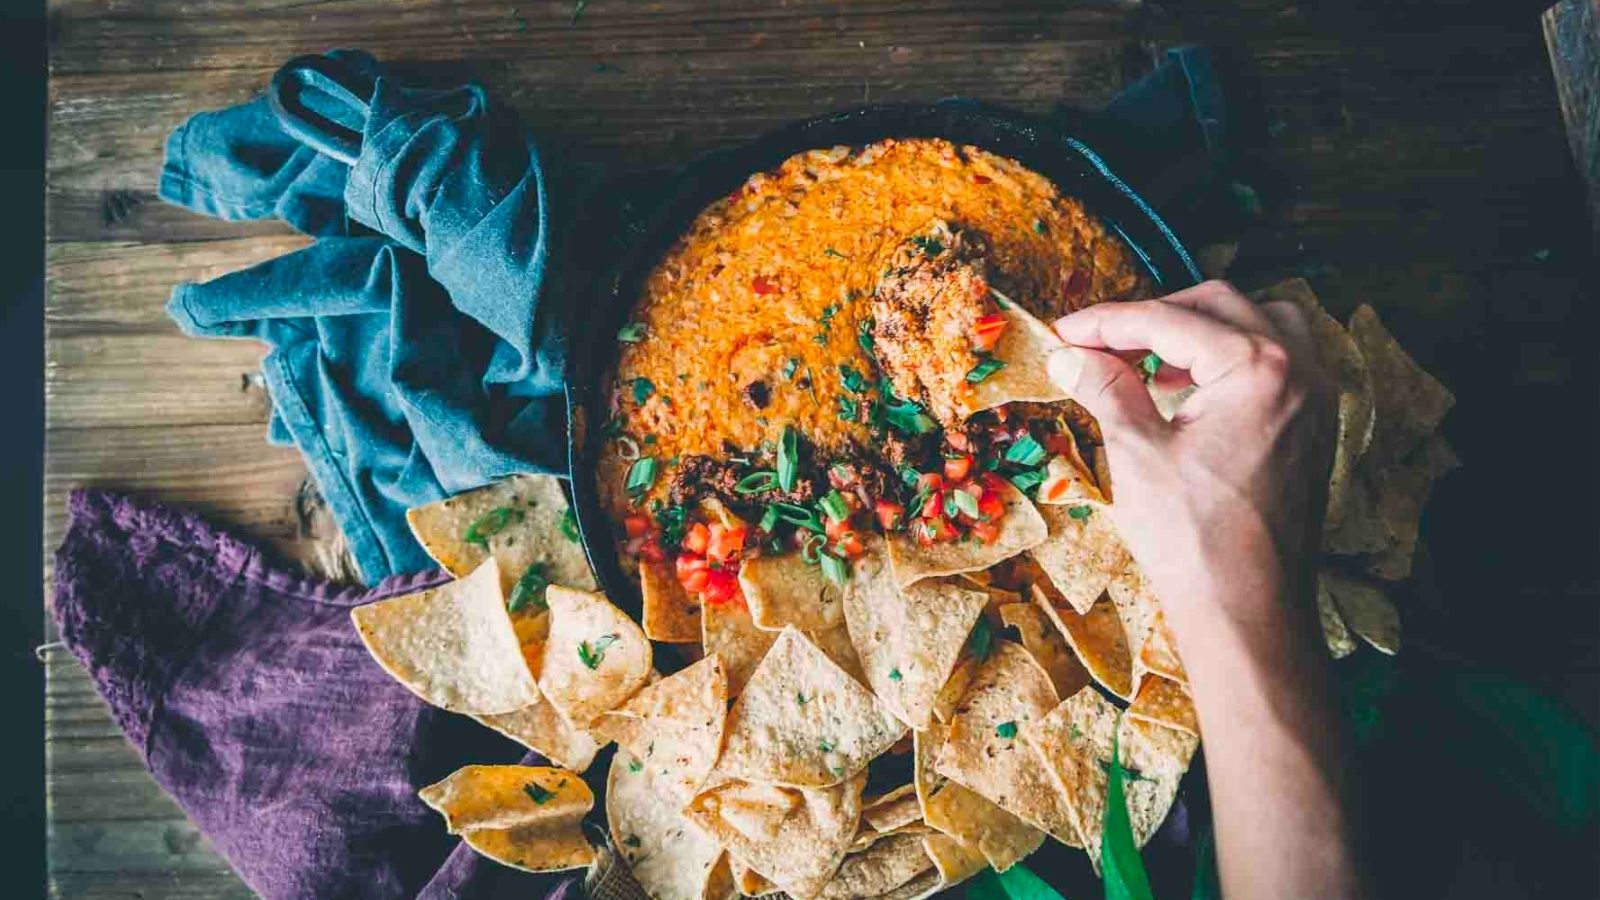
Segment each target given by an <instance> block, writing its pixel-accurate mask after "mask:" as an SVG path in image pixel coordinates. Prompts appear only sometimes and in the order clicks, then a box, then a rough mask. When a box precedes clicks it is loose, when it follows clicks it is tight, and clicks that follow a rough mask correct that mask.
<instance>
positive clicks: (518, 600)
mask: <svg viewBox="0 0 1600 900" xmlns="http://www.w3.org/2000/svg"><path fill="white" fill-rule="evenodd" d="M549 586H550V577H549V576H548V575H546V574H545V572H544V564H543V563H534V564H533V565H531V566H529V567H528V571H526V572H523V573H522V577H521V578H518V579H517V583H516V584H515V585H512V587H511V597H510V599H508V600H507V601H506V609H508V610H510V611H511V612H518V611H520V610H521V609H522V608H523V607H524V606H527V605H528V604H529V603H532V604H534V605H535V606H537V607H539V608H540V609H549V607H548V606H547V605H546V604H545V602H544V589H545V588H547V587H549Z"/></svg>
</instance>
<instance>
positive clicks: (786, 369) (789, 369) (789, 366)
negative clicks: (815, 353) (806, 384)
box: [783, 356, 800, 381]
mask: <svg viewBox="0 0 1600 900" xmlns="http://www.w3.org/2000/svg"><path fill="white" fill-rule="evenodd" d="M798 368H800V358H799V357H798V356H791V357H789V359H788V361H786V362H785V363H784V364H783V380H784V381H790V380H793V378H794V373H795V370H796V369H798Z"/></svg>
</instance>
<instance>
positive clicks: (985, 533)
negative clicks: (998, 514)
mask: <svg viewBox="0 0 1600 900" xmlns="http://www.w3.org/2000/svg"><path fill="white" fill-rule="evenodd" d="M972 536H973V537H975V538H977V539H978V540H980V541H983V542H984V543H985V544H992V543H994V542H995V539H996V538H998V537H1000V523H998V522H974V523H972Z"/></svg>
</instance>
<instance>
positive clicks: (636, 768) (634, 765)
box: [628, 759, 644, 772]
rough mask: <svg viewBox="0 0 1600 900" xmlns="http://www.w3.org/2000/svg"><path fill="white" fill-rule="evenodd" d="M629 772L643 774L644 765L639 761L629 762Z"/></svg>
mask: <svg viewBox="0 0 1600 900" xmlns="http://www.w3.org/2000/svg"><path fill="white" fill-rule="evenodd" d="M628 771H629V772H643V771H644V763H642V762H640V761H639V760H637V759H632V760H629V761H628Z"/></svg>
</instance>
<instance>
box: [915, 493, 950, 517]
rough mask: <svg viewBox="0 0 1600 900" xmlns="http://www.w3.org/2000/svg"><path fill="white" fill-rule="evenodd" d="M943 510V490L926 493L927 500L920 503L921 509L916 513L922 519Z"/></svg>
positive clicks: (940, 512) (939, 513)
mask: <svg viewBox="0 0 1600 900" xmlns="http://www.w3.org/2000/svg"><path fill="white" fill-rule="evenodd" d="M943 511H944V491H934V492H933V493H931V494H929V495H928V499H927V502H925V503H923V504H922V509H921V511H920V512H918V513H917V515H919V516H921V517H922V518H924V519H931V518H933V517H934V516H937V515H941V514H942V513H943Z"/></svg>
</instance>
